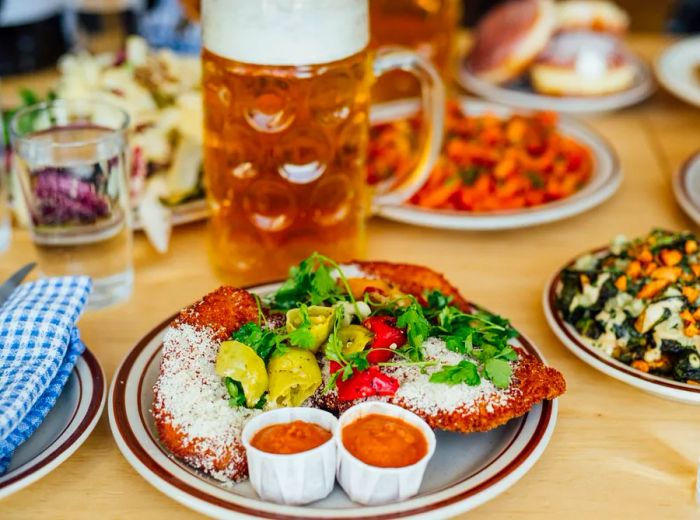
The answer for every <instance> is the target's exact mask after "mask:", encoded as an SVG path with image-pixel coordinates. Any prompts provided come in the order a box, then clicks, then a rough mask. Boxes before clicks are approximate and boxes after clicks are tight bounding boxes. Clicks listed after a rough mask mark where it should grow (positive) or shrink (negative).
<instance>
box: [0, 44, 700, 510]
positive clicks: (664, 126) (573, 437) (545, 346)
mask: <svg viewBox="0 0 700 520" xmlns="http://www.w3.org/2000/svg"><path fill="white" fill-rule="evenodd" d="M630 40H631V44H632V46H633V47H634V48H635V49H636V50H637V51H638V52H639V53H640V54H641V55H643V56H644V57H645V58H646V59H648V60H649V61H652V60H653V59H654V58H655V57H656V56H657V55H658V53H659V52H660V51H661V50H662V49H663V48H664V46H665V45H667V44H668V43H670V40H669V39H667V38H665V37H661V36H644V35H638V36H633V37H632V38H630ZM29 79H30V80H31V78H29ZM16 84H17V83H16V82H11V83H10V84H5V85H4V87H3V88H4V90H5V92H4V93H5V94H9V93H10V90H11V89H12V88H13V87H14V86H15V85H16ZM6 99H7V97H6ZM586 120H587V122H588V123H590V124H591V125H592V126H593V127H594V128H596V129H597V130H598V131H600V133H602V134H603V135H604V136H605V137H606V138H607V139H608V140H610V142H611V143H612V144H613V145H614V147H615V149H616V150H617V153H618V154H619V156H620V160H621V163H622V168H623V170H624V174H625V179H624V182H623V184H622V187H621V188H620V190H619V192H618V193H617V194H616V195H615V196H614V197H613V198H612V199H611V200H610V201H608V202H606V203H605V204H603V205H602V206H601V207H599V208H597V209H594V210H593V211H591V212H589V213H586V214H584V215H581V216H578V217H575V218H572V219H569V220H566V221H563V222H559V223H554V224H549V225H544V226H540V227H535V228H530V229H523V230H516V231H504V232H488V233H469V232H450V231H436V230H429V229H423V228H418V227H410V226H405V225H401V224H395V223H391V222H387V221H384V220H380V219H373V220H372V221H371V222H370V225H369V247H368V251H369V253H368V257H370V258H374V259H383V260H394V261H400V262H413V263H418V264H424V265H427V266H430V267H433V268H435V269H437V270H438V271H442V272H443V273H445V274H446V276H447V277H448V278H449V279H450V280H451V281H452V282H454V283H455V284H456V285H457V286H458V287H459V288H460V289H461V290H462V292H463V294H465V295H466V296H467V297H468V298H469V299H471V300H473V301H475V302H479V303H481V304H483V305H485V306H486V307H488V308H490V309H493V310H495V311H498V312H499V313H501V314H503V315H505V316H507V317H509V318H511V320H512V322H513V323H514V325H515V326H516V327H518V328H519V329H521V330H522V331H524V332H525V333H526V334H527V335H528V336H529V337H530V338H531V339H532V340H534V342H535V343H536V344H537V345H538V346H539V347H540V349H541V350H542V352H543V353H544V355H545V356H546V357H547V359H548V361H549V363H550V364H552V365H553V366H555V367H557V368H558V369H560V370H561V371H562V372H563V373H564V375H565V377H566V379H567V383H568V391H567V393H566V395H564V396H563V397H562V398H561V399H560V408H559V410H560V411H559V417H558V423H557V427H556V430H555V432H554V436H553V437H552V440H551V442H550V444H549V447H548V448H547V450H546V451H545V452H544V454H543V456H542V458H541V459H540V461H539V462H537V464H536V465H535V466H534V467H533V468H532V470H531V471H530V472H529V473H528V474H527V475H525V476H524V477H523V478H522V480H520V481H519V482H518V483H517V484H515V485H514V486H513V487H512V488H511V489H509V490H508V491H507V492H505V493H504V494H503V495H501V496H499V497H497V498H496V499H494V500H492V501H491V502H489V503H488V504H486V505H484V506H482V507H480V508H479V509H477V510H475V511H473V512H471V513H469V515H468V516H469V518H472V519H478V518H509V517H518V518H533V519H534V518H538V519H539V518H621V517H622V516H623V514H624V515H627V516H628V517H630V518H635V520H639V519H644V518H658V517H659V515H661V517H662V518H678V519H685V518H688V519H690V518H699V517H700V506H698V505H696V504H695V499H694V489H695V478H696V477H695V476H696V472H697V470H698V460H699V459H700V408H697V407H693V406H689V405H682V404H676V403H673V402H670V401H665V400H661V399H659V398H656V397H652V396H650V395H647V394H645V393H643V392H641V391H639V390H636V389H634V388H632V387H630V386H627V385H624V384H622V383H620V382H618V381H616V380H613V379H611V378H609V377H607V376H605V375H603V374H601V373H600V372H597V371H596V370H594V369H592V368H590V367H589V366H588V365H585V364H584V363H582V362H581V361H579V360H578V359H577V358H575V357H574V356H573V355H572V354H570V353H569V351H568V350H566V349H565V348H564V347H563V346H562V345H561V344H560V342H559V341H558V340H557V339H556V337H555V336H554V334H553V333H552V332H551V331H550V329H549V327H548V326H547V323H546V322H545V319H544V315H543V311H542V305H541V296H542V289H543V286H544V284H545V282H546V281H547V280H548V278H549V277H550V276H551V274H552V273H553V272H554V271H555V270H556V269H557V268H559V267H560V266H561V265H562V264H563V263H564V262H566V261H568V260H569V259H570V258H572V257H573V256H575V255H576V254H578V253H580V252H582V251H584V250H587V249H589V248H591V247H593V246H597V245H600V244H604V243H606V242H607V241H608V240H609V239H610V238H611V237H612V236H613V235H615V234H617V233H625V234H627V235H628V236H636V235H639V234H643V233H646V232H647V231H648V230H650V229H651V228H653V227H656V226H661V227H668V228H671V229H682V228H690V229H694V228H695V226H694V224H693V223H692V222H691V221H690V220H689V219H688V218H687V217H686V216H685V215H684V214H683V213H682V212H681V210H680V208H679V207H678V205H677V204H676V202H675V200H674V197H673V194H672V191H671V176H672V175H673V173H674V171H675V170H676V169H677V168H678V167H679V165H681V164H682V163H683V161H684V160H685V159H686V158H687V157H688V156H689V155H690V154H691V153H693V152H695V151H696V149H698V148H700V110H699V109H697V108H695V107H692V106H689V105H687V104H684V103H683V102H680V101H677V100H676V99H674V98H673V97H671V96H670V95H669V94H667V93H665V92H663V91H661V90H660V91H658V92H657V93H656V94H655V95H654V97H653V98H652V99H650V100H648V101H647V102H646V103H644V104H642V105H640V106H638V107H635V108H631V109H627V110H623V111H621V112H617V113H614V114H608V115H600V116H596V117H589V118H586ZM204 234H205V226H204V225H203V224H194V225H188V226H184V227H181V228H177V229H176V230H175V233H174V236H173V240H172V246H171V249H170V251H169V252H168V254H167V255H163V256H161V255H159V254H157V253H156V252H155V251H154V250H153V248H152V247H151V246H150V245H149V244H148V243H147V241H146V240H145V238H144V236H143V235H141V234H137V235H136V244H135V259H134V261H135V267H136V283H135V290H134V294H133V296H132V297H131V299H130V300H129V301H128V302H127V303H125V304H122V305H119V306H117V307H113V308H110V309H108V310H104V311H99V312H91V313H88V314H86V315H85V316H84V317H83V318H82V320H81V322H80V328H81V331H82V335H83V338H84V340H85V342H86V344H87V345H88V347H89V348H90V349H91V350H92V351H93V352H94V353H95V354H96V356H97V357H98V359H99V361H100V363H101V364H102V367H103V368H104V371H105V373H106V375H107V378H108V380H111V378H112V375H113V374H114V371H115V369H116V367H117V365H118V364H119V362H120V360H121V359H122V358H123V357H124V355H125V354H126V353H127V352H128V351H129V350H130V349H131V347H132V346H133V345H134V344H135V342H136V341H137V340H138V339H139V338H140V337H141V336H142V335H144V334H145V333H146V332H148V331H149V330H150V329H151V328H152V327H153V326H154V325H156V324H158V323H159V322H160V321H161V320H163V319H164V318H165V317H167V316H168V315H170V314H172V313H173V312H174V311H176V310H177V309H178V308H180V307H182V306H185V305H187V304H189V303H191V302H192V301H194V300H195V299H197V298H199V297H200V296H201V295H203V294H204V293H206V292H207V291H210V290H212V289H214V288H215V287H217V285H218V284H219V282H218V281H217V279H216V278H215V276H214V274H213V272H212V270H211V268H210V266H209V263H208V261H207V257H206V252H205V248H204ZM33 258H34V251H33V248H32V244H31V242H30V240H29V237H28V235H27V233H26V232H25V231H21V230H19V231H18V230H15V234H14V237H13V243H12V246H11V248H10V250H9V252H7V253H5V254H3V255H0V279H3V278H4V277H6V276H7V275H9V273H10V272H11V271H13V270H14V269H16V268H17V267H18V266H19V265H20V264H22V263H24V262H26V261H29V260H32V259H33ZM96 516H99V517H101V518H115V519H116V518H132V517H144V518H167V519H168V520H177V519H185V518H196V517H197V514H196V513H193V512H192V511H189V510H188V509H186V508H185V507H183V506H181V505H179V504H178V503H177V502H175V501H173V500H171V499H170V498H168V497H166V496H165V495H163V494H162V493H160V492H159V491H157V490H156V489H154V488H153V487H151V486H150V485H149V484H148V483H147V482H146V481H145V480H143V479H142V478H141V477H140V476H139V475H138V474H137V473H136V471H134V470H133V469H132V468H131V466H130V465H129V464H128V463H127V462H126V460H125V459H124V458H123V457H122V456H121V454H120V452H119V451H118V449H117V446H116V444H115V443H114V440H113V439H112V435H111V433H110V430H109V426H108V424H107V414H106V412H105V413H104V416H103V417H102V419H101V420H100V423H99V425H98V426H97V428H96V429H95V431H94V432H93V434H92V436H91V437H90V438H89V439H88V440H87V442H85V444H84V445H83V446H82V447H81V448H80V449H78V451H77V452H76V453H75V454H74V455H73V456H72V457H71V458H70V459H69V460H67V461H66V462H64V463H63V464H62V465H61V466H59V467H58V468H57V469H56V470H55V471H53V472H52V473H51V474H49V475H48V476H46V477H44V478H43V479H41V480H40V481H38V482H37V483H35V484H33V485H32V486H30V487H28V488H27V489H25V490H23V491H20V492H18V493H16V494H15V495H13V496H10V497H9V498H7V499H5V500H3V501H2V503H1V504H0V517H2V518H4V519H11V518H12V519H14V518H30V517H31V518H94V517H96Z"/></svg>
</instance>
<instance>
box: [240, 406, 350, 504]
mask: <svg viewBox="0 0 700 520" xmlns="http://www.w3.org/2000/svg"><path fill="white" fill-rule="evenodd" d="M292 421H305V422H309V423H314V424H317V425H318V426H320V427H322V428H325V429H326V430H328V431H329V432H331V434H332V435H333V436H335V431H336V429H337V427H338V419H336V418H335V417H334V416H333V415H331V414H330V413H328V412H324V411H323V410H316V409H313V408H278V409H276V410H270V411H268V412H265V413H262V414H260V415H258V416H257V417H255V418H254V419H251V420H250V421H249V422H248V424H246V425H245V427H244V428H243V434H242V437H243V445H244V446H245V449H246V454H247V456H248V473H249V475H250V483H251V484H252V485H253V488H254V489H255V491H256V492H257V493H258V495H260V498H262V499H263V500H269V501H272V502H277V503H278V504H288V505H299V504H308V503H309V502H314V501H316V500H321V499H322V498H325V497H326V496H328V494H330V492H331V491H332V490H333V486H334V484H335V468H336V451H337V448H336V443H335V440H334V438H333V437H331V438H330V439H329V440H328V441H326V442H325V443H323V444H321V445H320V446H317V447H316V448H313V449H311V450H308V451H302V452H300V453H292V454H276V453H268V452H265V451H262V450H259V449H257V448H255V447H254V446H252V445H251V444H250V441H251V439H252V438H253V436H254V435H255V434H256V433H257V432H258V431H260V430H262V429H263V428H265V427H266V426H270V425H273V424H282V423H288V422H292Z"/></svg>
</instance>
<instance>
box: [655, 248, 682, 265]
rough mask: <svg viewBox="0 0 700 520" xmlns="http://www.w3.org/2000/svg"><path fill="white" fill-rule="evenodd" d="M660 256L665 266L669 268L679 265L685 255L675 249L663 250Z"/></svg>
mask: <svg viewBox="0 0 700 520" xmlns="http://www.w3.org/2000/svg"><path fill="white" fill-rule="evenodd" d="M660 256H661V261H662V262H663V263H664V265H668V266H674V265H678V264H680V263H681V260H683V253H681V252H680V251H676V250H675V249H662V250H661V254H660Z"/></svg>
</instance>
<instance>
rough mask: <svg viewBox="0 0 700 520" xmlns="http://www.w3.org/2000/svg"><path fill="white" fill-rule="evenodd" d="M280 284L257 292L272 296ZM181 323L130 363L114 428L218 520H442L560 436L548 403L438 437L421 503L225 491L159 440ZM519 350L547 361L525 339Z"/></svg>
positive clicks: (151, 469)
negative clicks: (167, 374)
mask: <svg viewBox="0 0 700 520" xmlns="http://www.w3.org/2000/svg"><path fill="white" fill-rule="evenodd" d="M277 287H279V284H274V285H266V286H260V287H257V288H255V289H251V290H253V291H255V292H257V293H259V294H264V293H269V292H270V291H272V290H274V289H276V288H277ZM173 318H174V316H172V317H170V318H168V319H167V320H165V321H164V322H163V323H161V324H160V325H158V326H157V327H155V328H154V329H153V330H152V331H151V332H149V333H148V334H147V335H146V336H145V337H144V338H143V339H141V341H139V342H138V344H137V345H136V346H135V347H134V348H133V350H132V351H131V352H130V353H129V354H128V355H127V357H126V358H125V359H124V361H123V362H122V364H121V365H120V367H119V368H118V369H117V372H116V373H115V375H114V380H113V382H112V387H111V389H110V393H109V404H108V411H109V422H110V426H111V428H112V432H113V434H114V438H115V440H116V442H117V446H119V449H120V450H121V452H122V453H123V455H124V457H125V458H126V459H127V461H129V463H130V464H131V465H132V466H133V467H134V468H135V469H136V471H138V472H139V473H140V474H141V476H143V477H144V478H145V479H146V480H147V481H148V482H150V483H151V484H152V485H153V486H155V487H156V488H157V489H159V490H160V491H162V492H163V493H165V494H166V495H168V496H170V497H171V498H173V499H174V500H177V501H178V502H180V503H182V504H184V505H185V506H187V507H190V508H192V509H194V510H196V511H199V512H200V513H203V514H205V515H208V516H211V517H216V518H241V517H245V518H274V519H300V518H316V519H318V518H324V519H331V518H334V519H340V518H367V517H371V518H375V519H386V520H388V519H393V518H397V517H399V516H400V517H402V518H405V517H411V518H418V517H421V518H434V519H443V518H448V517H450V516H453V515H456V514H458V513H461V512H464V511H467V510H469V509H473V508H475V507H477V506H479V505H481V504H483V503H484V502H486V501H488V500H490V499H492V498H494V497H495V496H497V495H499V494H500V493H503V492H504V491H505V490H506V489H508V488H509V487H510V486H512V485H513V484H514V483H515V482H516V481H517V480H519V479H520V478H521V477H522V476H523V475H524V474H525V473H526V472H527V471H528V470H529V469H530V468H531V467H532V466H533V465H534V464H535V462H536V461H537V459H539V457H540V456H541V455H542V453H543V451H544V449H545V447H546V446H547V443H548V442H549V439H550V437H551V435H552V432H553V430H554V426H555V423H556V417H557V402H556V400H555V401H544V402H543V403H541V404H538V405H536V406H534V407H533V408H532V410H530V412H529V413H527V414H526V415H524V416H523V417H520V418H517V419H513V420H512V421H510V422H509V423H508V424H506V425H504V426H502V427H500V428H497V429H495V430H493V431H490V432H488V433H474V434H470V435H462V434H458V433H448V432H438V433H437V450H436V452H435V455H434V457H433V458H432V459H431V461H430V464H429V465H428V469H427V473H426V476H425V480H424V481H423V485H422V487H421V489H420V491H419V494H418V495H417V496H416V497H413V498H411V499H409V500H406V501H404V502H400V503H394V504H387V505H382V506H372V507H369V506H361V505H359V504H356V503H353V502H351V501H350V500H349V499H348V498H347V496H346V495H345V493H344V492H343V491H342V489H340V487H339V486H338V485H337V484H336V488H335V490H334V491H333V492H332V493H331V495H329V496H328V497H327V498H325V499H324V500H321V501H319V502H315V503H313V504H308V505H305V506H303V507H301V506H285V505H278V504H273V503H270V502H265V501H263V500H261V499H260V498H258V496H257V495H256V493H255V492H254V491H253V489H252V487H251V485H250V484H249V483H248V482H247V481H245V482H242V483H239V484H236V485H234V486H225V485H223V484H221V483H219V482H217V481H216V480H214V479H212V478H210V477H208V476H206V475H204V474H203V473H200V472H199V471H197V470H195V469H193V468H191V467H189V466H188V465H187V464H185V463H184V462H182V461H180V460H178V459H177V458H175V457H174V456H173V455H172V454H171V453H170V452H169V451H168V450H167V449H166V448H165V447H164V446H163V445H162V444H161V443H160V441H159V440H158V434H157V432H156V428H155V425H154V422H153V418H152V416H151V413H150V409H151V405H152V403H153V384H154V383H155V381H156V379H157V377H158V374H159V370H160V360H161V349H162V346H163V335H164V333H165V329H166V328H167V326H168V325H169V324H170V322H171V321H172V319H173ZM518 343H519V345H520V346H521V347H522V348H523V349H524V350H526V351H527V352H529V353H532V354H533V355H535V356H537V357H539V358H540V359H541V358H542V356H541V355H540V354H539V352H538V351H537V349H536V347H535V346H534V345H533V344H532V343H531V342H530V341H528V340H527V339H526V338H524V337H522V336H521V337H519V339H518Z"/></svg>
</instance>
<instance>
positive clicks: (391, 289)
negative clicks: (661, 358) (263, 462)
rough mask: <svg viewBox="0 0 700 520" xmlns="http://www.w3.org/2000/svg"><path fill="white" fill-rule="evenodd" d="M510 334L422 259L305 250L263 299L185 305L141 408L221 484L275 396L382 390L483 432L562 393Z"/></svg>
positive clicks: (453, 426) (344, 401) (299, 398)
mask: <svg viewBox="0 0 700 520" xmlns="http://www.w3.org/2000/svg"><path fill="white" fill-rule="evenodd" d="M516 336H517V333H515V331H514V330H513V329H512V328H511V327H510V325H509V324H508V322H507V321H506V320H504V319H503V318H500V317H498V316H495V315H492V314H489V313H486V312H484V311H480V310H478V309H475V308H473V307H472V306H471V305H470V304H469V303H468V302H467V301H466V300H465V299H464V298H463V297H462V296H461V295H460V294H459V292H458V291H457V289H456V288H455V287H453V286H452V285H451V284H450V283H449V282H447V280H445V278H444V277H443V276H442V275H440V274H438V273H436V272H435V271H432V270H430V269H428V268H425V267H420V266H413V265H405V264H391V263H386V262H352V263H350V264H345V265H342V266H337V265H336V264H335V263H333V262H332V261H330V260H329V259H326V258H325V257H321V256H318V255H314V256H313V257H311V258H310V259H308V260H305V261H304V262H302V264H300V266H299V267H297V268H295V270H293V271H292V275H291V277H290V279H289V280H288V281H287V282H286V283H285V284H283V286H282V287H281V288H280V289H279V290H278V291H277V292H276V293H275V294H273V295H271V296H269V297H267V298H264V299H262V300H257V299H256V297H255V296H253V295H252V294H250V293H249V292H247V291H245V290H243V289H234V288H231V287H222V288H220V289H218V290H216V291H214V292H213V293H211V294H209V295H207V296H205V297H204V298H203V299H202V300H201V301H199V302H197V303H195V304H194V305H192V306H190V307H188V308H187V309H185V310H183V311H182V312H181V313H180V315H179V316H178V317H177V318H176V319H175V320H174V321H173V323H172V324H171V325H170V326H169V327H168V330H167V332H166V335H165V338H164V345H163V358H162V362H161V367H160V375H159V378H158V380H157V382H156V384H155V387H154V403H153V410H152V412H153V416H154V418H155V423H156V426H157V429H158V433H159V435H160V439H161V441H162V443H163V444H164V445H165V446H166V447H167V448H168V449H169V450H170V451H171V452H172V453H173V454H174V455H176V456H177V457H180V458H182V459H183V460H185V461H186V462H187V463H188V464H190V465H191V466H193V467H195V468H197V469H199V470H201V471H203V472H204V473H206V474H208V475H211V476H213V477H214V478H217V479H219V480H222V481H238V480H241V479H243V478H245V477H246V476H247V464H246V457H245V451H244V448H243V446H242V442H241V433H242V429H243V426H244V425H245V424H246V422H247V421H248V420H250V419H251V418H252V417H254V416H255V415H257V414H259V413H261V410H265V409H270V408H276V407H279V406H288V405H289V406H311V407H317V408H323V409H326V410H329V411H332V412H342V411H343V410H344V409H346V408H347V407H349V406H350V405H352V404H354V403H355V402H357V401H358V400H384V401H388V402H391V403H394V404H397V405H399V406H402V407H404V408H407V409H409V410H411V411H413V412H415V413H417V414H418V415H420V416H422V417H423V418H425V420H426V421H427V422H428V423H429V424H430V425H431V426H432V427H434V428H440V429H445V430H452V431H457V432H462V433H469V432H474V431H486V430H490V429H493V428H495V427H497V426H500V425H502V424H504V423H505V422H507V421H508V420H510V419H512V418H514V417H518V416H520V415H523V414H525V413H527V411H528V410H530V408H531V407H532V406H533V405H535V404H536V403H538V402H540V401H542V400H544V399H554V398H556V397H557V396H559V395H560V394H562V393H563V392H564V390H565V382H564V379H563V377H562V375H561V374H560V373H559V372H558V371H556V370H555V369H553V368H549V367H547V366H545V365H544V364H543V363H542V362H541V361H540V360H539V358H537V357H536V356H534V355H533V354H532V353H531V352H527V351H525V350H524V349H521V348H519V347H517V346H516V347H515V348H514V347H513V346H512V344H511V341H512V340H513V338H515V337H516ZM241 356H242V357H241Z"/></svg>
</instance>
